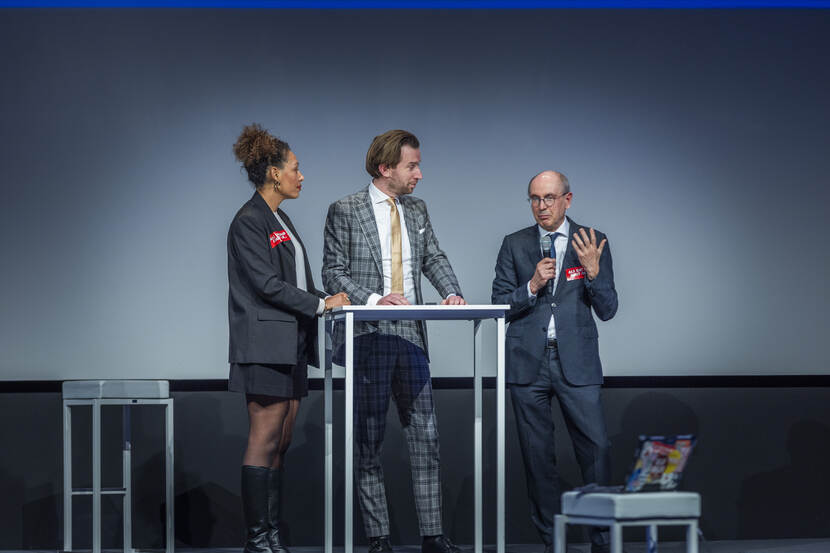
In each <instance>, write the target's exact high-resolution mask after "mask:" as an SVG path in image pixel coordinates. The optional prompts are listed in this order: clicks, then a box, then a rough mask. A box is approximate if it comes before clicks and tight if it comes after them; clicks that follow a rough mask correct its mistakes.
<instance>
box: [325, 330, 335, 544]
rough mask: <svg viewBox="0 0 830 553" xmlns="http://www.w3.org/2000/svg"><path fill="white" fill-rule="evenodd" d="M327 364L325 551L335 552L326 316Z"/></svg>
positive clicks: (331, 392) (329, 351) (329, 340)
mask: <svg viewBox="0 0 830 553" xmlns="http://www.w3.org/2000/svg"><path fill="white" fill-rule="evenodd" d="M325 328H326V332H325V334H326V364H325V365H324V375H325V386H324V390H325V391H324V392H323V396H324V400H323V403H324V408H323V420H324V422H323V424H324V426H325V465H326V469H325V474H326V476H325V480H326V486H325V487H326V514H325V543H324V545H323V547H324V549H323V551H324V553H333V548H334V416H333V410H334V406H333V405H332V403H333V399H334V398H333V396H334V390H333V382H332V374H331V364H332V347H333V345H332V336H331V333H332V321H331V319H330V318H329V317H326V322H325Z"/></svg>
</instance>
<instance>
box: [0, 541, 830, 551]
mask: <svg viewBox="0 0 830 553" xmlns="http://www.w3.org/2000/svg"><path fill="white" fill-rule="evenodd" d="M462 547H463V549H464V553H472V547H471V546H462ZM241 550H242V547H238V548H235V547H234V548H213V549H192V548H177V549H176V553H240V552H241ZM85 551H89V550H83V549H76V550H75V553H85ZM136 551H139V552H141V553H144V552H147V553H163V550H160V549H140V550H136ZM322 551H323V548H322V547H291V552H292V553H322ZM334 551H335V553H342V552H343V548H342V547H335V548H334ZM354 551H355V553H366V547H360V546H358V547H355V548H354ZM484 551H485V552H486V553H495V548H494V547H485V548H484ZM625 551H626V553H646V545H645V543H642V542H626V544H625ZM685 551H686V544H685V542H662V543H660V544H659V548H658V553H685ZM104 552H105V553H120V552H121V550H120V549H105V550H104ZM395 552H396V553H420V552H421V548H420V546H414V545H410V546H405V545H404V546H395ZM589 552H590V548H589V546H588V544H568V550H567V553H589ZM2 553H56V551H55V550H54V549H41V550H37V549H27V550H17V551H16V550H2ZM506 553H543V549H542V547H541V546H539V545H524V544H510V545H508V546H507V548H506ZM699 553H830V539H797V540H735V541H732V540H730V541H726V540H724V541H706V542H704V541H702V540H701V542H700V547H699Z"/></svg>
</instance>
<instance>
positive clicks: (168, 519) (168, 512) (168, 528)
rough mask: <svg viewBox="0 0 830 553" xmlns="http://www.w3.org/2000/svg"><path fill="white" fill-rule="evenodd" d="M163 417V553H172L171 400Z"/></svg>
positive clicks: (173, 519)
mask: <svg viewBox="0 0 830 553" xmlns="http://www.w3.org/2000/svg"><path fill="white" fill-rule="evenodd" d="M164 411H165V413H166V417H165V421H164V422H165V424H164V427H165V429H164V430H165V432H164V434H165V448H164V449H165V459H164V477H165V484H166V486H165V487H166V490H167V505H166V509H165V534H166V535H165V553H173V550H174V549H175V547H176V542H175V539H176V538H175V518H174V517H175V509H174V506H173V503H174V501H175V498H174V496H175V481H174V479H173V452H174V449H173V444H174V441H173V398H169V399H167V400H165V401H164Z"/></svg>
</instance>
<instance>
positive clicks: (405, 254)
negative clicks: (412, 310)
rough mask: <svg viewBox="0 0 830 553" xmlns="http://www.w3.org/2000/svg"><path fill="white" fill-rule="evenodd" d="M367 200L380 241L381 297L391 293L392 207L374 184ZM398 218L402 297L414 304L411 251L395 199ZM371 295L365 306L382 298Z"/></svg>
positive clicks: (399, 205) (403, 219)
mask: <svg viewBox="0 0 830 553" xmlns="http://www.w3.org/2000/svg"><path fill="white" fill-rule="evenodd" d="M369 200H370V201H371V202H372V208H373V209H374V211H375V223H376V224H377V227H378V238H379V239H380V254H381V261H382V266H383V296H387V295H389V294H390V293H391V292H392V232H391V230H392V229H391V219H392V207H391V206H390V205H389V202H388V201H387V200H389V196H388V195H386V193H384V192H382V191H381V190H380V189H379V188H378V187H377V186H375V184H374V183H372V184H370V185H369ZM395 205H396V206H397V209H398V218H399V219H400V221H401V258H402V261H403V295H404V297H405V298H406V299H407V300H408V301H409V303H411V304H413V305H414V304H415V281H414V280H413V278H412V249H411V248H410V247H409V234H408V233H407V232H406V218H405V217H404V214H403V208H402V206H401V202H400V201H399V200H398V199H397V198H396V199H395ZM383 296H381V295H378V294H372V295H371V296H369V299H368V300H367V301H366V305H377V303H378V301H379V300H380V299H381V298H382V297H383Z"/></svg>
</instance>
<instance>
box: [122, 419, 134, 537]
mask: <svg viewBox="0 0 830 553" xmlns="http://www.w3.org/2000/svg"><path fill="white" fill-rule="evenodd" d="M130 427H131V424H130V406H129V405H122V406H121V483H122V486H123V487H124V495H123V496H122V513H123V516H122V524H123V528H124V547H123V549H124V553H130V552H131V551H132V550H133V479H132V448H133V444H132V441H131V440H132V438H131V435H130V430H131V428H130Z"/></svg>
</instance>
